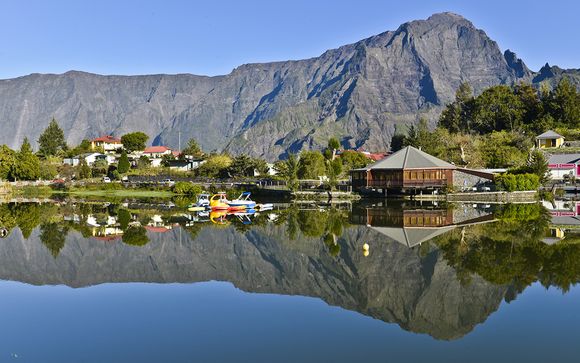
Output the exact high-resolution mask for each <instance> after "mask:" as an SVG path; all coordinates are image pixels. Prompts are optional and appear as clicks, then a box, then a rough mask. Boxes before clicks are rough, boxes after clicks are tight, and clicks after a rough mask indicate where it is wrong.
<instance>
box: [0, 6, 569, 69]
mask: <svg viewBox="0 0 580 363" xmlns="http://www.w3.org/2000/svg"><path fill="white" fill-rule="evenodd" d="M441 11H453V12H456V13H458V14H461V15H463V16H465V17H466V18H468V19H469V20H471V21H472V22H473V23H474V24H475V25H476V26H477V27H478V28H481V29H483V30H485V31H486V33H487V34H488V35H489V36H490V37H491V38H492V39H494V40H496V41H497V42H498V43H499V46H500V47H501V49H502V50H505V49H506V48H509V49H511V50H512V51H515V52H516V53H517V54H518V56H520V57H521V58H522V59H523V60H524V61H525V62H526V64H527V65H528V66H529V67H530V68H531V69H532V70H538V69H539V68H540V67H541V66H542V65H543V64H544V63H545V62H549V63H550V64H556V65H559V66H561V67H564V68H580V39H579V36H580V30H579V29H580V27H579V26H578V23H579V21H578V14H579V13H580V2H578V1H572V0H569V1H558V0H553V1H549V2H546V1H509V0H503V1H496V0H486V1H452V0H444V1H434V0H433V1H417V0H405V1H373V0H353V1H345V0H334V1H327V0H324V1H316V0H292V1H275V0H270V1H265V0H252V1H242V0H238V1H222V0H211V1H207V0H206V1H178V0H163V1H149V0H139V1H138V0H127V1H121V0H116V1H114V0H99V1H92V2H88V1H73V0H51V1H46V0H43V1H41V0H20V1H18V0H3V1H1V2H0V34H2V41H1V42H0V78H11V77H17V76H21V75H26V74H29V73H35V72H38V73H62V72H66V71H67V70H71V69H74V70H81V71H87V72H94V73H100V74H149V73H194V74H206V75H216V74H226V73H229V72H230V71H231V70H232V69H233V68H234V67H236V66H238V65H240V64H243V63H250V62H267V61H275V60H286V59H302V58H308V57H314V56H317V55H319V54H321V53H322V52H324V51H325V50H326V49H329V48H335V47H337V46H340V45H343V44H347V43H351V42H355V41H357V40H360V39H362V38H365V37H368V36H370V35H374V34H377V33H380V32H383V31H386V30H394V29H396V28H397V27H398V26H399V25H400V24H401V23H403V22H405V21H409V20H414V19H424V18H427V17H428V16H429V15H431V14H432V13H435V12H441Z"/></svg>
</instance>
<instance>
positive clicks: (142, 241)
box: [123, 226, 149, 246]
mask: <svg viewBox="0 0 580 363" xmlns="http://www.w3.org/2000/svg"><path fill="white" fill-rule="evenodd" d="M123 243H126V244H128V245H132V246H145V245H146V244H147V243H149V237H147V230H146V229H145V228H144V227H142V226H131V227H129V228H127V229H126V230H125V233H123Z"/></svg>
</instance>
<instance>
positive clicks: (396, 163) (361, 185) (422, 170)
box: [350, 146, 493, 194]
mask: <svg viewBox="0 0 580 363" xmlns="http://www.w3.org/2000/svg"><path fill="white" fill-rule="evenodd" d="M350 175H351V181H352V188H353V190H355V191H359V192H365V191H378V192H382V193H384V194H386V193H387V190H398V191H402V192H406V191H408V190H429V189H430V190H434V189H444V188H446V187H448V186H454V187H459V188H461V189H469V188H473V187H478V186H480V185H484V184H487V183H489V182H491V181H493V174H491V173H486V172H483V171H477V170H471V169H464V168H458V167H456V166H455V165H453V164H450V163H448V162H446V161H443V160H441V159H438V158H436V157H434V156H432V155H429V154H427V153H426V152H424V151H421V150H419V149H416V148H414V147H412V146H407V147H406V148H404V149H402V150H399V151H397V152H396V153H394V154H392V155H390V156H388V157H386V158H385V159H382V160H380V161H378V162H376V163H374V164H371V165H368V166H367V167H364V168H360V169H353V170H352V171H351V172H350Z"/></svg>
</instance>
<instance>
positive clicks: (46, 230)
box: [39, 223, 68, 258]
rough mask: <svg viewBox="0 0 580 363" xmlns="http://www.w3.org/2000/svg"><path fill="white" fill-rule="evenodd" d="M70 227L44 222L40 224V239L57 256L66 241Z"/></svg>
mask: <svg viewBox="0 0 580 363" xmlns="http://www.w3.org/2000/svg"><path fill="white" fill-rule="evenodd" d="M67 234H68V228H67V227H66V226H63V225H60V224H59V223H43V224H41V225H40V236H39V238H40V241H41V242H42V244H44V245H45V246H46V248H48V250H49V251H50V254H51V255H52V256H53V257H54V258H56V257H57V256H58V255H59V253H60V251H61V250H62V248H63V247H64V245H65V242H66V235H67Z"/></svg>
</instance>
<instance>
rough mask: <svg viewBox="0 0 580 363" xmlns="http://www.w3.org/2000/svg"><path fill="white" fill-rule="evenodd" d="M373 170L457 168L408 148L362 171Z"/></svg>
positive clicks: (410, 147) (415, 149)
mask: <svg viewBox="0 0 580 363" xmlns="http://www.w3.org/2000/svg"><path fill="white" fill-rule="evenodd" d="M372 169H399V170H401V169H456V166H455V165H453V164H449V163H448V162H446V161H443V160H441V159H438V158H436V157H434V156H433V155H429V154H427V153H426V152H424V151H421V150H419V149H417V148H414V147H412V146H407V147H406V148H404V149H401V150H399V151H397V152H396V153H394V154H392V155H390V156H387V157H386V158H384V159H383V160H379V161H377V162H376V163H374V164H371V165H368V166H367V167H366V168H363V169H360V170H372Z"/></svg>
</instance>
